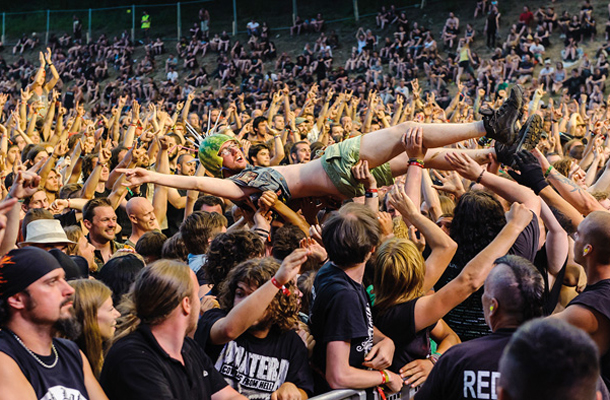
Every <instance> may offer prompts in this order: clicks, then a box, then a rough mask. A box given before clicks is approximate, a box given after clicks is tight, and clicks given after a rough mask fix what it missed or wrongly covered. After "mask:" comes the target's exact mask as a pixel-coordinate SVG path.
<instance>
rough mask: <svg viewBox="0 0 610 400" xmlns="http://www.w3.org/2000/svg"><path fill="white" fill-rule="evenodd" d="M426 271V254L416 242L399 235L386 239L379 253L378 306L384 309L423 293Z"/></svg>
mask: <svg viewBox="0 0 610 400" xmlns="http://www.w3.org/2000/svg"><path fill="white" fill-rule="evenodd" d="M425 273H426V269H425V265H424V258H423V257H422V255H421V253H420V252H419V250H418V249H417V246H415V244H414V243H413V242H411V241H410V240H408V239H399V238H392V239H389V240H387V241H385V242H384V243H383V244H382V245H381V246H380V247H379V250H377V253H376V256H375V268H374V272H373V287H374V288H375V306H374V307H375V309H376V310H377V311H378V312H381V313H383V312H384V311H386V310H387V309H388V308H390V307H391V306H393V305H396V304H400V303H404V302H406V301H409V300H413V299H415V298H417V297H420V296H422V295H423V294H424V293H423V292H422V286H423V284H424V276H425Z"/></svg>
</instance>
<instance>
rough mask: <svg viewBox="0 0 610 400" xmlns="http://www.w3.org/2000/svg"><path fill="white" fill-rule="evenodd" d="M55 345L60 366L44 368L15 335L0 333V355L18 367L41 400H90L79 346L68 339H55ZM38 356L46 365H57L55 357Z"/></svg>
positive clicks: (5, 331)
mask: <svg viewBox="0 0 610 400" xmlns="http://www.w3.org/2000/svg"><path fill="white" fill-rule="evenodd" d="M53 344H54V345H55V349H57V354H58V360H57V364H56V365H55V366H54V367H53V368H45V367H43V366H42V365H41V364H40V363H38V361H36V359H34V357H33V356H32V355H31V354H30V353H28V351H27V350H26V349H25V348H24V347H23V346H22V345H21V344H20V343H19V342H18V341H17V339H15V336H13V333H12V332H10V331H9V330H6V329H4V328H3V329H2V330H1V331H0V352H2V353H4V354H6V355H8V356H9V357H11V358H12V359H13V360H14V361H15V362H16V363H17V365H18V366H19V369H21V372H22V373H23V375H24V376H25V377H26V379H27V380H28V381H29V382H30V384H31V385H32V387H33V388H34V392H35V393H36V397H37V398H38V399H40V400H50V399H58V400H59V399H61V400H64V399H70V400H86V399H88V398H89V394H88V393H87V389H86V388H85V375H84V373H83V359H82V357H81V354H80V351H79V349H78V346H77V345H76V343H73V342H71V341H69V340H65V339H53ZM36 356H37V357H38V358H39V359H40V360H41V361H42V362H43V363H45V364H46V365H52V364H53V363H54V362H55V354H53V353H52V354H51V355H50V356H40V355H36Z"/></svg>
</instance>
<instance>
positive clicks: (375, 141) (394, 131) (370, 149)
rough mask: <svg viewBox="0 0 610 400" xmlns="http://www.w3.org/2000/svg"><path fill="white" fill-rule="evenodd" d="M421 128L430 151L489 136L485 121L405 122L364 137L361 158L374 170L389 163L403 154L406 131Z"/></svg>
mask: <svg viewBox="0 0 610 400" xmlns="http://www.w3.org/2000/svg"><path fill="white" fill-rule="evenodd" d="M419 126H421V127H422V128H423V134H424V135H423V139H424V147H426V148H428V149H431V148H434V147H443V146H446V145H448V144H453V143H456V142H460V141H462V140H467V139H472V138H478V137H481V136H484V135H485V134H486V131H485V127H484V125H483V121H477V122H471V123H467V124H420V123H416V122H411V121H410V122H404V123H402V124H399V125H396V126H393V127H390V128H385V129H381V130H378V131H375V132H371V133H369V134H366V135H364V136H362V139H361V143H360V159H362V160H367V161H368V162H369V166H370V167H371V168H375V167H378V166H380V165H381V164H383V163H386V162H388V161H390V160H391V159H393V158H394V157H396V156H398V155H400V154H401V153H404V151H405V149H404V146H403V144H402V137H403V135H404V133H405V132H406V131H407V129H409V128H412V127H419Z"/></svg>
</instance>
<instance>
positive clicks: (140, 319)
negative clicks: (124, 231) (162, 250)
mask: <svg viewBox="0 0 610 400" xmlns="http://www.w3.org/2000/svg"><path fill="white" fill-rule="evenodd" d="M192 292H193V281H192V279H191V275H190V269H189V267H188V266H187V265H186V264H183V263H181V262H178V261H173V260H159V261H155V262H154V263H152V264H150V265H148V266H146V267H144V268H143V269H142V271H140V273H139V274H138V276H137V277H136V280H135V282H134V283H133V285H132V286H131V289H130V291H129V294H128V295H127V296H125V297H124V298H123V301H122V303H121V306H120V310H121V314H122V316H121V318H120V319H119V324H118V326H117V333H116V334H115V337H114V340H115V341H117V340H119V339H121V338H123V337H125V336H127V335H129V334H130V333H132V332H133V331H135V330H136V329H137V328H138V327H139V326H140V324H142V323H144V324H148V325H157V324H159V323H161V322H163V321H164V320H165V319H166V318H167V317H168V316H169V314H171V312H172V311H174V309H176V307H178V305H179V304H180V302H181V301H182V299H184V298H185V297H188V296H190V295H191V293H192Z"/></svg>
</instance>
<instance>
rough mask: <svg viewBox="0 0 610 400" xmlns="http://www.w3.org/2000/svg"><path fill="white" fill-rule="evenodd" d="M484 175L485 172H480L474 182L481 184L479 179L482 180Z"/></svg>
mask: <svg viewBox="0 0 610 400" xmlns="http://www.w3.org/2000/svg"><path fill="white" fill-rule="evenodd" d="M484 173H485V170H483V171H481V175H479V177H478V178H477V180H476V181H475V182H476V183H481V179H483V174H484Z"/></svg>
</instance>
